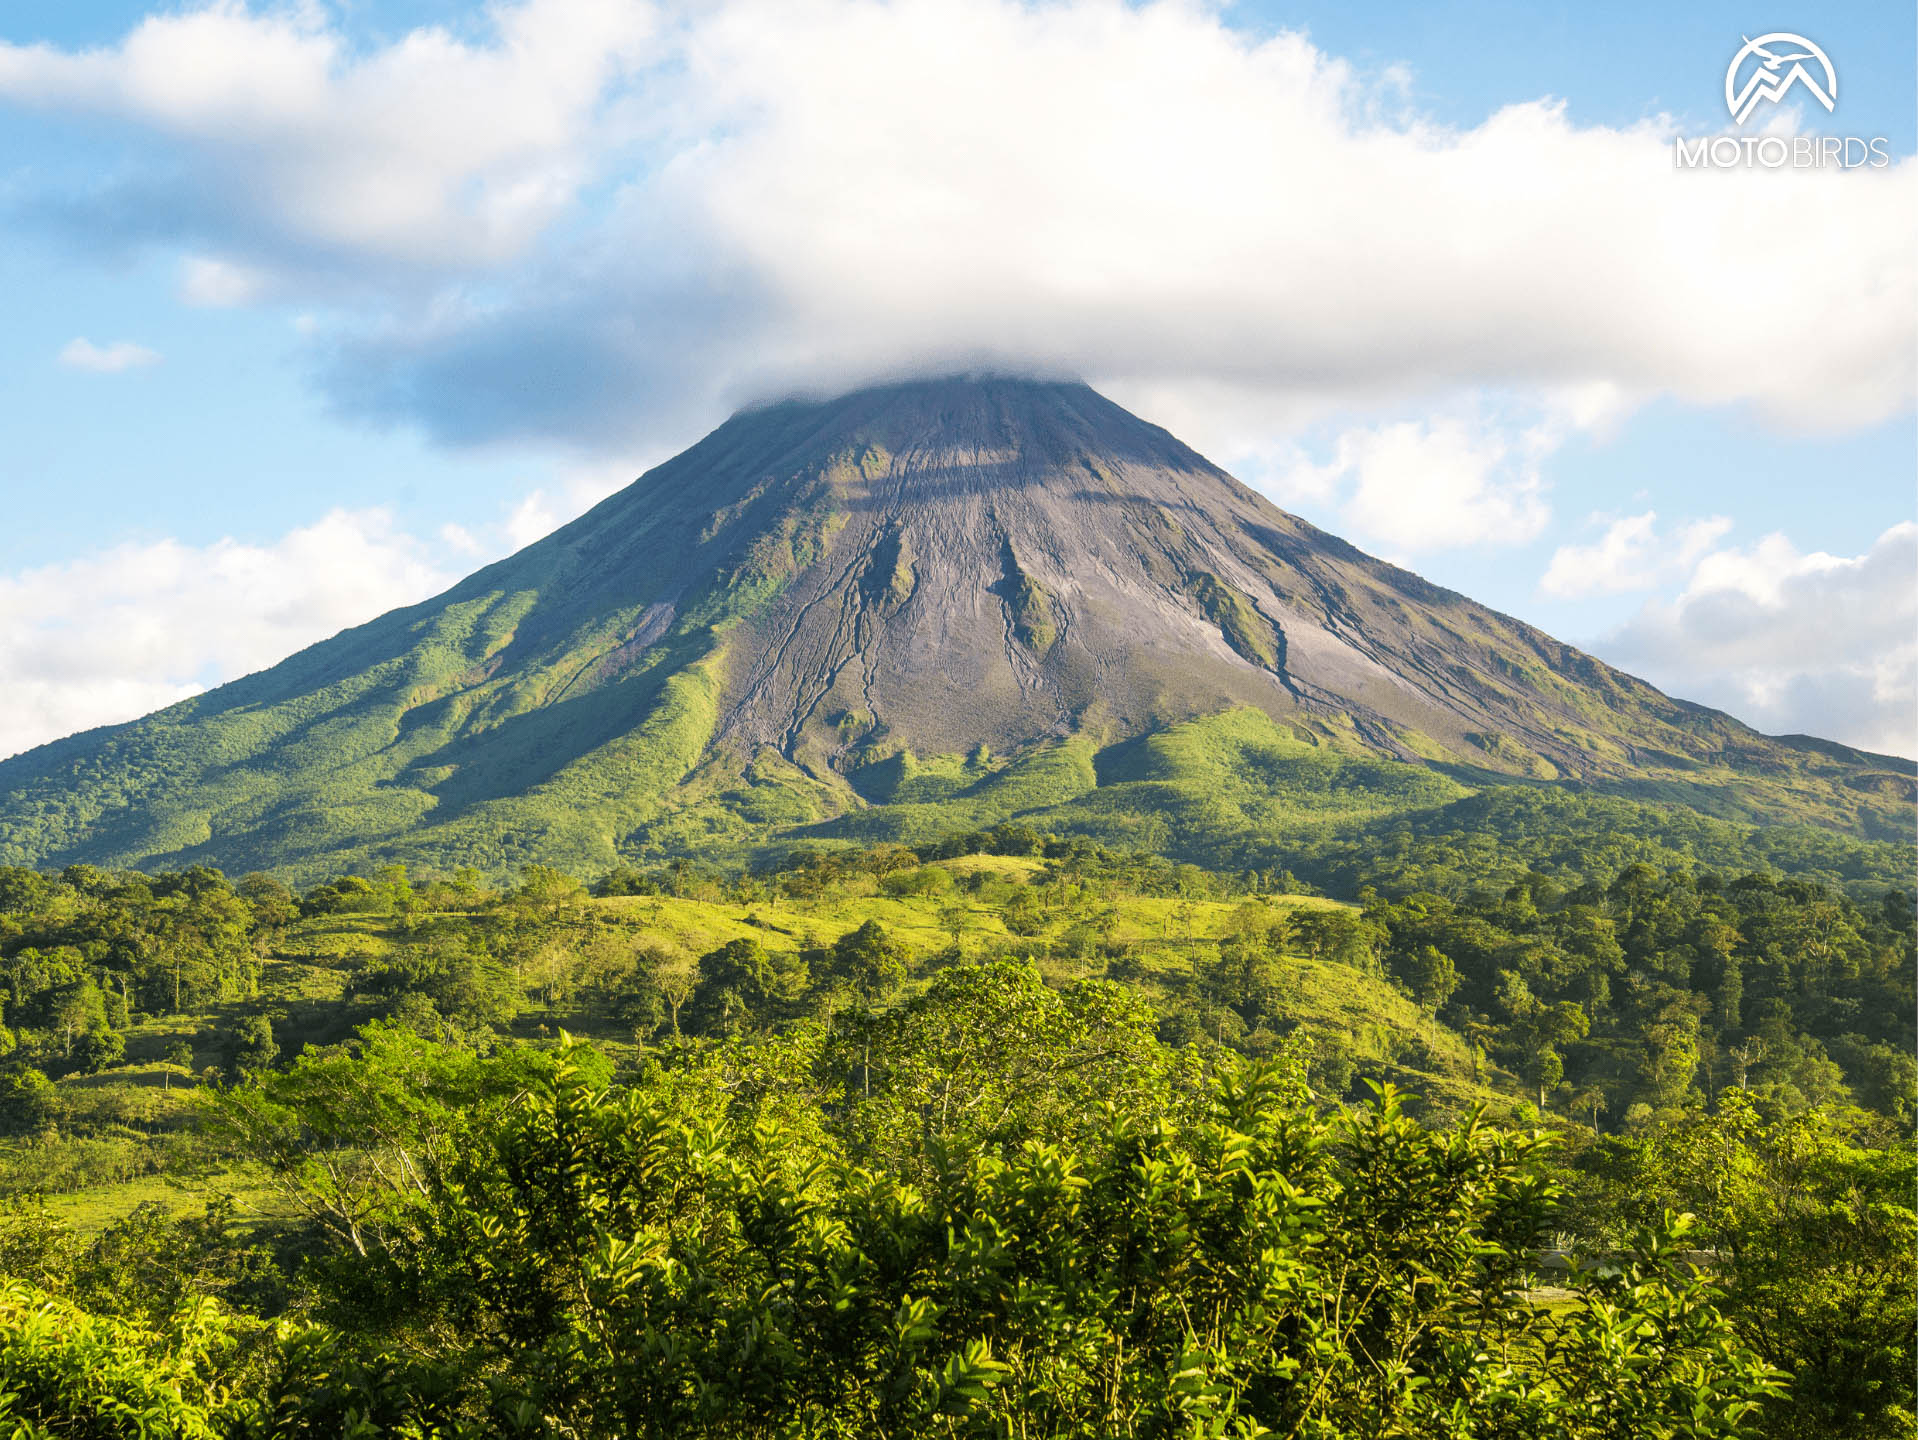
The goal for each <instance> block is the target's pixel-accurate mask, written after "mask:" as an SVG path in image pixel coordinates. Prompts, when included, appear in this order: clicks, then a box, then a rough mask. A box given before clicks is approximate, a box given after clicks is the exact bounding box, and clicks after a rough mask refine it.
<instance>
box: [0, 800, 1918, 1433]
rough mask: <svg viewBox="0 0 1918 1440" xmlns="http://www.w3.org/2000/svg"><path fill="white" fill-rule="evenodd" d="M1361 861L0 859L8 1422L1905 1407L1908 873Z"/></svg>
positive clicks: (1497, 1415)
mask: <svg viewBox="0 0 1918 1440" xmlns="http://www.w3.org/2000/svg"><path fill="white" fill-rule="evenodd" d="M1423 873H1424V874H1425V875H1426V876H1427V877H1428V878H1429V877H1430V876H1431V875H1433V874H1435V873H1438V872H1436V871H1433V870H1430V869H1428V870H1426V871H1424V872H1423ZM1444 873H1445V874H1447V875H1457V874H1460V873H1461V870H1460V868H1459V867H1458V866H1456V865H1451V866H1447V867H1446V868H1445V871H1444ZM1513 875H1516V877H1517V878H1516V880H1514V879H1512V878H1511V877H1512V876H1513ZM1406 879H1407V875H1406V873H1405V872H1399V873H1398V874H1397V875H1396V876H1395V877H1394V878H1393V879H1392V880H1391V889H1392V891H1393V893H1392V894H1390V895H1389V896H1388V897H1380V896H1378V895H1374V894H1373V893H1371V892H1370V890H1368V891H1367V892H1366V896H1365V904H1364V906H1363V907H1362V908H1353V907H1349V906H1343V905H1339V904H1335V903H1332V902H1330V901H1327V900H1323V899H1316V898H1310V897H1302V896H1299V895H1297V894H1295V893H1291V892H1294V891H1297V890H1299V889H1301V888H1309V887H1307V886H1304V884H1303V882H1301V881H1299V880H1298V879H1297V878H1296V877H1295V876H1294V875H1293V874H1292V873H1290V872H1288V871H1285V870H1259V869H1248V870H1244V871H1240V872H1236V873H1233V874H1220V873H1217V872H1212V871H1206V870H1203V869H1200V868H1197V867H1194V866H1191V865H1180V864H1175V863H1172V862H1170V861H1167V860H1164V859H1161V858H1158V857H1155V856H1152V855H1149V854H1140V853H1137V852H1129V851H1120V850H1110V849H1106V848H1103V847H1101V846H1099V845H1097V844H1093V843H1089V842H1087V841H1085V840H1082V839H1073V838H1070V837H1061V836H1057V835H1046V834H1044V833H1041V832H1039V831H1037V830H1035V829H1032V828H1030V827H1026V826H1023V825H1019V824H1009V825H999V826H997V827H995V828H992V829H986V830H979V831H973V832H966V833H959V834H950V835H947V836H945V837H943V838H942V839H940V840H938V841H936V842H932V843H928V844H926V845H925V846H924V847H923V848H922V849H920V850H918V851H914V850H907V849H904V848H900V847H897V846H892V847H886V846H881V847H877V848H872V849H868V850H863V851H852V850H846V849H811V850H802V851H795V852H791V853H788V854H787V855H785V856H784V857H782V858H781V860H780V861H779V862H778V863H777V864H776V865H774V866H770V867H766V868H762V869H760V870H759V871H757V872H731V873H727V872H722V871H718V870H715V869H712V868H709V867H705V866H701V865H697V864H693V863H689V862H686V861H676V862H673V863H670V864H662V865H658V866H653V867H637V868H635V867H629V868H625V869H622V870H619V871H615V872H612V873H609V874H607V875H606V876H604V877H602V878H601V879H600V880H599V881H598V882H597V883H596V884H595V885H594V886H593V887H592V890H591V892H590V893H589V891H588V890H587V889H586V888H585V887H583V886H582V885H580V883H579V882H578V881H577V880H575V879H573V878H572V877H570V876H568V875H566V874H564V873H563V872H560V871H557V870H553V869H547V868H542V867H537V866H535V867H528V868H527V869H526V870H525V871H524V872H523V873H522V874H521V876H520V880H519V883H518V884H517V885H516V886H515V887H513V888H512V889H510V890H506V891H499V890H493V889H489V888H487V887H486V886H485V885H484V884H483V883H482V882H481V880H480V877H479V876H478V875H476V874H473V873H471V872H467V873H462V874H456V875H453V876H450V877H442V878H438V879H430V880H421V879H420V878H418V877H413V876H410V875H409V874H408V873H407V872H406V871H405V870H404V869H402V868H400V867H397V866H395V867H388V868H386V869H384V870H382V871H379V872H377V873H375V874H373V875H370V876H350V875H349V876H342V877H337V878H335V879H333V880H330V881H327V882H324V883H322V884H319V885H316V886H314V887H313V888H312V889H310V890H308V891H307V892H306V893H305V894H303V895H294V894H292V893H290V892H289V891H287V890H286V889H285V888H284V887H282V886H280V885H278V884H277V883H275V882H273V881H271V880H269V879H267V878H266V877H262V876H249V877H247V878H246V879H245V880H243V881H241V882H239V883H238V884H229V883H228V882H227V881H225V880H224V879H223V878H222V877H220V876H219V875H218V874H217V873H216V872H212V871H208V870H196V871H189V872H182V873H179V874H174V875H163V876H156V877H141V876H134V875H128V874H108V873H104V872H100V871H95V870H89V869H86V868H84V867H77V868H75V869H72V870H70V871H68V872H66V873H64V874H62V875H60V876H44V875H39V874H35V873H33V872H27V871H19V870H13V871H0V902H3V903H4V905H5V908H4V910H0V972H3V973H4V975H5V977H6V990H5V992H4V1005H5V1021H6V1026H7V1039H8V1044H9V1046H10V1053H9V1054H8V1055H7V1056H6V1057H5V1058H4V1060H0V1127H4V1129H5V1131H7V1132H10V1134H11V1136H12V1138H11V1139H0V1192H4V1193H6V1194H10V1195H12V1196H14V1197H15V1198H14V1199H13V1200H12V1201H11V1202H10V1203H11V1205H12V1209H11V1211H10V1212H8V1213H7V1214H5V1215H3V1216H0V1276H4V1277H6V1283H8V1284H9V1285H10V1286H11V1287H12V1288H10V1289H9V1290H7V1291H6V1292H5V1295H4V1297H0V1394H7V1395H10V1396H11V1398H10V1399H8V1400H6V1401H5V1402H4V1403H5V1404H6V1405H8V1406H10V1407H11V1409H10V1410H8V1411H6V1412H0V1413H4V1414H5V1415H7V1416H8V1417H9V1418H11V1419H13V1420H16V1421H17V1422H18V1424H19V1425H33V1426H41V1427H45V1429H46V1433H50V1434H99V1435H112V1436H119V1435H123V1434H132V1433H145V1434H153V1435H175V1434H177V1435H221V1436H234V1437H238V1436H269V1435H274V1436H278V1435H286V1436H291V1435H308V1434H311V1435H320V1434H327V1435H333V1434H342V1433H360V1434H369V1435H370V1434H376V1433H394V1434H416V1435H442V1436H452V1435H467V1434H472V1435H478V1434H500V1433H528V1434H553V1435H561V1434H568V1435H601V1434H607V1435H610V1434H660V1435H679V1434H686V1435H699V1434H711V1435H726V1436H749V1435H761V1434H764V1435H769V1436H770V1435H775V1434H781V1435H785V1434H809V1435H839V1434H844V1435H852V1434H870V1433H881V1432H883V1433H890V1434H900V1435H919V1434H924V1435H947V1434H973V1433H976V1434H1000V1435H1002V1434H1007V1433H1015V1434H1016V1433H1025V1434H1044V1435H1180V1436H1185V1435H1200V1434H1216V1435H1232V1434H1256V1433H1266V1432H1270V1433H1277V1434H1297V1435H1319V1436H1323V1437H1328V1440H1329V1437H1332V1436H1346V1435H1354V1436H1359V1435H1363V1436H1381V1437H1383V1436H1388V1435H1391V1436H1407V1437H1410V1436H1420V1437H1423V1436H1428V1435H1458V1436H1461V1437H1462V1436H1465V1435H1471V1436H1475V1437H1476V1436H1488V1435H1489V1436H1512V1437H1514V1440H1516V1437H1519V1436H1530V1435H1537V1434H1544V1433H1554V1434H1567V1435H1574V1436H1577V1435H1592V1436H1599V1435H1605V1436H1615V1435H1627V1434H1629V1435H1633V1436H1637V1435H1650V1436H1657V1435H1665V1434H1669V1435H1674V1436H1675V1435H1681V1434H1682V1435H1688V1436H1707V1435H1734V1434H1752V1435H1766V1436H1777V1437H1792V1440H1798V1437H1810V1436H1815V1435H1824V1434H1858V1435H1865V1436H1880V1435H1883V1436H1896V1435H1905V1434H1909V1433H1910V1428H1911V1407H1912V1398H1911V1386H1910V1384H1909V1375H1910V1370H1911V1364H1910V1330H1911V1326H1912V1321H1913V1315H1912V1306H1911V1292H1910V1287H1909V1284H1908V1283H1907V1282H1908V1277H1909V1268H1910V1261H1911V1257H1912V1247H1913V1244H1914V1229H1913V1218H1912V1209H1911V1197H1910V1194H1909V1190H1910V1185H1911V1179H1912V1154H1911V1149H1910V1146H1909V1143H1908V1142H1907V1141H1905V1140H1903V1139H1900V1138H1897V1137H1900V1136H1902V1135H1904V1134H1906V1133H1908V1130H1909V1126H1910V1123H1911V1117H1912V1115H1913V1111H1914V1106H1913V1088H1914V1080H1915V1079H1918V1075H1915V1074H1914V1071H1915V1070H1918V1067H1914V1066H1913V1064H1912V1062H1911V1059H1910V1055H1911V1041H1910V1034H1909V1015H1910V1013H1911V1009H1912V999H1911V996H1912V987H1913V916H1912V901H1911V897H1910V896H1909V894H1907V893H1899V892H1891V893H1886V894H1881V895H1879V896H1878V897H1877V898H1876V899H1875V901H1872V902H1869V903H1867V902H1864V901H1860V900H1854V899H1851V898H1849V897H1848V896H1847V895H1845V894H1844V893H1841V892H1839V891H1837V890H1832V889H1828V888H1826V887H1823V886H1821V885H1818V884H1816V883H1813V882H1808V881H1802V880H1786V879H1781V878H1779V877H1777V876H1775V875H1750V876H1743V877H1740V878H1735V879H1729V880H1727V879H1722V878H1719V877H1716V876H1714V875H1712V874H1711V873H1709V872H1705V873H1700V872H1695V871H1692V870H1689V869H1677V870H1670V871H1658V870H1652V869H1650V868H1647V867H1644V866H1628V867H1626V868H1625V869H1623V870H1622V871H1620V872H1619V873H1616V874H1613V875H1610V876H1608V877H1606V878H1605V879H1604V881H1603V882H1602V883H1599V882H1594V881H1580V882H1578V883H1573V884H1566V883H1561V882H1560V881H1557V880H1554V879H1552V878H1551V877H1549V876H1546V875H1543V874H1538V873H1528V872H1526V871H1524V870H1523V869H1522V868H1516V867H1515V865H1514V864H1513V863H1511V862H1508V863H1507V864H1506V865H1503V866H1500V867H1497V869H1495V870H1494V871H1493V873H1492V874H1490V875H1488V876H1487V877H1485V880H1484V882H1483V883H1480V884H1477V885H1469V886H1468V885H1463V884H1460V885H1451V884H1448V885H1447V889H1448V891H1449V892H1450V893H1443V894H1441V893H1437V892H1434V891H1427V890H1418V889H1408V888H1405V881H1406ZM561 1025H565V1026H567V1027H568V1028H570V1029H572V1030H574V1031H576V1032H584V1033H586V1034H588V1035H591V1036H593V1037H594V1046H595V1048H586V1047H585V1046H582V1045H571V1046H570V1048H568V1046H566V1045H561V1044H559V1043H558V1042H557V1040H556V1039H555V1038H553V1037H555V1036H557V1034H558V1027H560V1026H561ZM542 1036H544V1037H547V1038H544V1039H542V1038H541V1037H542ZM1390 1082H1397V1083H1399V1084H1402V1085H1405V1086H1407V1087H1409V1090H1410V1092H1411V1093H1408V1094H1405V1095H1402V1096H1401V1095H1400V1094H1399V1093H1397V1092H1396V1091H1393V1090H1391V1089H1390V1088H1389V1083H1390ZM1379 1084H1386V1085H1388V1088H1387V1089H1386V1090H1385V1091H1384V1092H1383V1093H1380V1092H1379V1091H1378V1090H1377V1089H1375V1088H1374V1086H1376V1085H1379ZM1539 1126H1543V1127H1544V1133H1542V1134H1541V1133H1540V1131H1539V1130H1538V1129H1537V1128H1536V1127H1539ZM179 1186H187V1187H191V1188H192V1189H194V1190H197V1191H199V1192H200V1193H202V1194H206V1195H208V1196H209V1197H210V1198H211V1204H210V1205H209V1206H207V1207H205V1208H202V1207H199V1206H191V1205H190V1206H188V1207H187V1208H186V1209H185V1210H183V1211H171V1212H170V1210H169V1204H174V1205H177V1204H178V1200H179V1197H180V1195H181V1193H182V1192H181V1191H180V1190H179V1189H177V1188H169V1187H179ZM37 1190H40V1191H49V1192H55V1191H63V1192H68V1193H67V1196H65V1197H63V1196H54V1197H52V1198H53V1199H54V1200H55V1201H57V1204H56V1205H54V1207H53V1208H41V1207H40V1203H39V1202H38V1201H36V1200H35V1199H34V1198H33V1192H34V1191H37ZM69 1197H70V1198H69ZM141 1202H145V1203H141ZM1687 1214H1689V1215H1690V1216H1692V1217H1695V1219H1688V1220H1681V1219H1675V1218H1674V1217H1678V1216H1684V1215H1687ZM67 1217H72V1218H71V1219H69V1218H67ZM76 1220H77V1221H79V1222H80V1223H79V1224H78V1225H76V1224H75V1223H74V1221H76ZM1686 1246H1689V1247H1693V1248H1690V1249H1682V1248H1681V1247H1686ZM1568 1247H1569V1248H1570V1249H1571V1250H1572V1251H1573V1252H1574V1254H1577V1255H1581V1256H1582V1257H1583V1262H1584V1263H1585V1264H1586V1266H1587V1267H1588V1268H1587V1269H1585V1270H1583V1271H1575V1272H1565V1271H1563V1270H1560V1269H1558V1268H1555V1267H1557V1266H1558V1264H1559V1262H1558V1260H1557V1258H1556V1256H1557V1254H1558V1252H1559V1251H1560V1250H1562V1249H1566V1248H1568ZM1701 1256H1702V1257H1703V1259H1701ZM1774 1370H1776V1371H1777V1372H1781V1375H1774V1374H1773V1371H1774ZM1781 1376H1789V1379H1785V1378H1781ZM1901 1377H1902V1378H1901ZM139 1416H144V1417H146V1418H145V1419H144V1421H139V1422H138V1423H143V1424H145V1426H146V1429H145V1430H144V1431H140V1430H138V1429H137V1424H136V1419H135V1418H134V1417H139ZM355 1426H359V1427H360V1428H359V1429H357V1430H356V1429H354V1428H353V1427H355ZM368 1427H370V1428H368ZM1259 1427H1264V1431H1261V1430H1260V1428H1259ZM19 1433H22V1434H37V1433H40V1432H39V1431H36V1430H30V1429H29V1430H20V1431H19Z"/></svg>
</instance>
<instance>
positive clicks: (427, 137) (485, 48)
mask: <svg viewBox="0 0 1918 1440" xmlns="http://www.w3.org/2000/svg"><path fill="white" fill-rule="evenodd" d="M493 15H494V17H495V24H494V33H493V34H492V35H491V36H490V37H489V41H488V43H483V44H474V43H467V42H465V41H462V40H460V39H458V38H456V37H455V36H454V35H452V34H451V33H450V32H448V31H447V30H445V29H441V28H436V27H427V28H421V29H417V30H414V31H412V32H410V33H408V34H406V35H404V36H402V37H400V38H399V39H397V40H395V41H393V42H392V43H390V44H388V45H385V46H383V47H380V48H376V49H374V50H372V51H370V52H368V53H356V52H355V51H354V50H353V49H352V48H351V47H350V46H348V45H347V43H346V42H345V40H344V39H343V38H342V36H341V35H340V34H339V33H338V32H337V31H335V30H334V29H332V28H329V25H328V23H327V19H326V16H325V12H324V11H323V10H322V8H321V7H319V6H317V5H300V6H289V7H285V8H279V9H273V10H267V11H263V12H262V13H255V12H254V11H252V10H250V9H249V8H248V7H247V6H246V5H245V4H243V3H240V0H216V3H213V4H208V5H203V6H200V7H198V8H194V9H190V10H187V11H185V12H183V13H163V14H156V15H153V16H150V17H148V18H147V19H145V20H143V21H142V22H141V23H140V24H139V25H138V26H136V27H135V28H134V29H133V30H132V31H131V32H130V33H129V34H128V35H127V36H126V37H125V39H124V40H122V41H121V43H120V44H118V45H117V46H112V47H109V48H104V49H97V50H87V51H78V52H75V51H63V50H59V49H56V48H53V47H51V46H47V45H31V46H19V45H6V44H0V98H9V99H12V100H14V101H16V102H18V103H21V104H25V105H31V106H35V107H38V108H41V109H45V110H51V111H56V112H64V113H74V114H92V115H100V116H106V117H110V118H113V119H117V120H121V121H125V122H127V123H129V124H131V125H133V126H136V127H138V128H140V129H142V130H144V131H147V132H150V133H152V134H154V135H157V136H159V137H161V138H163V139H165V140H166V141H168V142H170V143H171V145H172V147H173V153H174V154H175V156H176V158H177V159H178V161H179V166H178V169H177V172H176V173H175V174H174V175H173V176H171V177H169V178H164V179H162V178H156V177H152V176H145V177H142V178H141V179H140V180H138V181H137V182H130V183H131V184H133V185H135V186H137V187H138V188H137V193H130V192H129V191H128V190H125V189H123V190H120V191H112V192H109V193H107V194H106V195H105V196H103V197H101V198H100V199H99V200H98V201H97V202H96V203H94V204H93V205H92V206H91V207H89V208H87V209H86V210H85V212H84V214H85V218H86V219H87V220H88V221H89V222H91V223H92V224H94V225H96V226H104V227H109V228H110V227H114V226H121V227H133V228H136V229H137V228H141V227H145V228H148V229H151V230H156V231H159V232H163V233H169V234H178V235H186V236H189V237H191V236H200V237H204V238H208V239H211V240H214V241H215V242H216V243H217V242H227V243H225V244H223V245H221V247H220V248H222V249H223V250H228V251H230V252H232V255H234V256H237V257H239V258H238V259H237V260H236V259H233V258H228V259H225V260H214V261H211V262H210V263H213V264H218V265H225V266H227V267H229V269H228V270H227V271H226V272H225V277H222V276H221V275H220V274H219V272H213V271H203V272H201V274H200V276H199V278H200V280H201V281H202V284H203V288H204V286H205V282H208V281H216V282H220V283H214V284H213V285H212V286H211V288H212V289H213V290H215V291H216V292H219V291H221V290H222V289H224V288H227V287H226V286H225V284H224V279H225V278H230V277H231V275H232V274H234V273H244V272H245V271H247V270H264V271H267V272H271V271H273V270H277V269H292V270H295V271H300V270H305V269H309V268H312V267H314V266H316V265H324V264H326V263H328V262H333V263H339V262H347V263H351V262H354V261H358V262H366V261H369V260H376V259H377V260H381V261H386V262H393V263H399V264H402V265H406V266H413V267H424V268H426V269H428V270H444V269H446V268H447V267H461V266H469V265H472V264H476V263H490V262H498V261H502V260H506V259H510V258H512V257H513V256H515V255H517V254H519V253H521V252H522V251H523V250H524V249H525V248H526V247H527V246H528V245H529V244H530V243H531V242H532V241H533V240H534V239H535V238H536V237H538V236H539V235H540V234H541V233H542V231H544V230H545V228H546V227H547V226H548V225H550V224H551V223H552V222H553V221H554V220H556V219H557V218H559V216H560V215H561V214H562V213H563V212H564V210H565V208H566V206H567V204H568V203H569V202H570V201H571V200H572V198H573V196H574V195H575V194H576V192H577V191H578V189H579V187H580V186H581V184H583V183H584V182H585V180H586V179H587V178H588V175H589V174H590V171H591V167H590V163H589V162H590V159H591V157H592V155H593V153H594V151H595V149H596V147H597V146H598V145H600V144H602V143H604V141H605V136H604V135H603V133H602V132H601V130H600V129H599V128H598V127H597V124H596V117H597V112H598V109H599V105H600V100H601V97H602V96H603V95H604V93H605V91H606V89H607V86H608V84H609V82H610V81H611V80H612V79H613V78H615V77H616V76H618V75H620V74H621V73H623V72H624V71H625V70H626V69H627V68H628V67H629V66H630V65H632V64H633V63H635V62H636V61H637V60H638V59H639V58H640V56H641V55H642V53H643V52H644V48H645V42H646V39H647V36H648V34H649V33H650V32H651V31H652V29H653V27H654V25H655V22H656V16H655V12H654V9H653V7H652V6H650V5H646V4H639V3H632V0H524V3H521V4H518V5H506V6H501V7H499V8H498V9H496V10H495V11H493ZM130 198H132V199H137V200H138V202H139V203H138V204H127V203H124V202H125V201H127V200H128V199H130ZM193 282H194V277H193V276H192V275H191V274H190V275H189V281H188V286H189V291H191V290H192V288H193Z"/></svg>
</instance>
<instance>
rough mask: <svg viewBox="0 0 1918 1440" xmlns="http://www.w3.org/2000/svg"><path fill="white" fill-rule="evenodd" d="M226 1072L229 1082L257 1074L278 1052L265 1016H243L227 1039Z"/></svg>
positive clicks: (268, 1064) (271, 1023) (270, 1062)
mask: <svg viewBox="0 0 1918 1440" xmlns="http://www.w3.org/2000/svg"><path fill="white" fill-rule="evenodd" d="M224 1053H225V1059H226V1073H227V1078H228V1079H229V1080H238V1079H242V1078H244V1077H246V1076H250V1075H256V1074H258V1073H259V1072H260V1071H262V1070H265V1069H267V1068H268V1067H269V1066H271V1065H272V1063H273V1057H274V1056H276V1055H278V1054H279V1053H280V1047H279V1045H278V1043H277V1042H276V1041H275V1040H274V1039H273V1022H272V1021H271V1020H269V1019H268V1018H267V1017H266V1016H264V1015H242V1016H241V1017H240V1018H239V1020H237V1021H236V1022H235V1023H234V1026H233V1029H232V1031H231V1033H229V1034H228V1036H227V1041H226V1048H225V1052H224Z"/></svg>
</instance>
